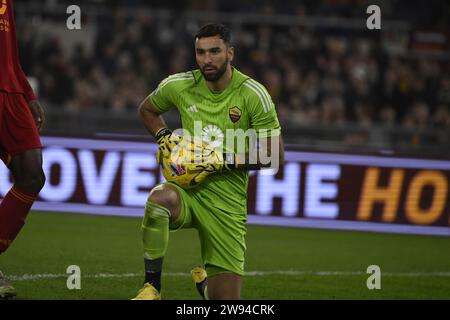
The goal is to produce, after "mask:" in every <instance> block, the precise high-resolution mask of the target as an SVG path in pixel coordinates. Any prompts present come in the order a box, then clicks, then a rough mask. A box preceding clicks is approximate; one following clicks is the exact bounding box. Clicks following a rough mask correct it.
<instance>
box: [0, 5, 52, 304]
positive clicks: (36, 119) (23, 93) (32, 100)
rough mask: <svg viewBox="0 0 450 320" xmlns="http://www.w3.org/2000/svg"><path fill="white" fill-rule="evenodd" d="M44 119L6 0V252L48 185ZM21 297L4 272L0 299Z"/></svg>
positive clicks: (1, 85)
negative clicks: (25, 69)
mask: <svg viewBox="0 0 450 320" xmlns="http://www.w3.org/2000/svg"><path fill="white" fill-rule="evenodd" d="M44 121H45V117H44V111H43V109H42V107H41V105H40V104H39V102H38V101H37V100H36V97H35V95H34V93H33V90H32V88H31V86H30V84H29V83H28V80H27V78H26V77H25V74H24V72H23V71H22V67H21V66H20V61H19V52H18V48H17V40H16V31H15V25H14V11H13V0H0V157H1V159H2V160H3V162H4V163H5V165H6V166H7V167H8V169H9V170H10V172H11V174H12V177H13V180H14V184H13V186H12V188H11V190H9V192H8V193H7V194H6V195H5V197H4V198H3V200H2V202H1V203H0V254H2V253H3V252H5V251H6V250H7V249H8V247H9V246H10V244H11V243H12V241H13V240H14V239H15V238H16V236H17V234H18V233H19V231H20V229H21V228H22V226H23V225H24V223H25V219H26V216H27V214H28V212H29V211H30V208H31V206H32V205H33V202H34V201H35V199H36V197H37V195H38V194H39V192H40V190H41V189H42V187H43V186H44V182H45V175H44V172H43V170H42V151H41V148H42V145H41V141H40V138H39V131H40V130H41V129H42V126H43V124H44ZM15 295H16V291H15V289H14V288H13V287H12V286H11V285H10V284H9V283H8V281H7V280H6V279H5V277H4V276H3V274H2V273H1V272H0V299H2V298H3V299H4V298H11V297H14V296H15Z"/></svg>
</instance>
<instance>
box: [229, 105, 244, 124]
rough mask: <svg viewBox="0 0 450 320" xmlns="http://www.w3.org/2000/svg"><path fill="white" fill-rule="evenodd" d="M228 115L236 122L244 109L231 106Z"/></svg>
mask: <svg viewBox="0 0 450 320" xmlns="http://www.w3.org/2000/svg"><path fill="white" fill-rule="evenodd" d="M228 115H229V116H230V119H231V121H232V122H233V123H236V122H238V121H239V119H240V118H241V116H242V111H241V109H239V108H238V107H233V108H230V110H229V112H228Z"/></svg>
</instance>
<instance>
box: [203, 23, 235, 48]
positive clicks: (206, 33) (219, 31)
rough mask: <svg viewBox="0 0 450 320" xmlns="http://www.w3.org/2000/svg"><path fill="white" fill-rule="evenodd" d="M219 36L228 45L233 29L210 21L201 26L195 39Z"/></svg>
mask: <svg viewBox="0 0 450 320" xmlns="http://www.w3.org/2000/svg"><path fill="white" fill-rule="evenodd" d="M214 36H219V37H220V38H221V39H222V40H223V42H225V44H226V45H230V44H231V30H230V28H228V27H226V26H224V25H223V24H220V23H208V24H206V25H204V26H203V27H201V28H200V29H199V30H198V31H197V33H196V34H195V36H194V41H196V40H197V39H200V38H206V37H214Z"/></svg>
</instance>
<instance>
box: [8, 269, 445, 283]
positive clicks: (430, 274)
mask: <svg viewBox="0 0 450 320" xmlns="http://www.w3.org/2000/svg"><path fill="white" fill-rule="evenodd" d="M163 275H164V276H168V277H187V276H190V273H187V272H167V273H163ZM271 275H281V276H303V275H312V276H361V275H367V273H366V272H362V271H295V270H274V271H248V272H246V273H245V276H246V277H257V276H271ZM68 276H69V275H68V274H65V273H38V274H28V273H26V274H23V275H10V276H8V279H10V280H12V281H28V280H41V279H58V278H67V277H68ZM142 276H143V273H142V272H139V273H131V272H129V273H96V274H87V275H84V274H81V277H82V278H106V279H109V278H134V277H142ZM382 276H388V277H450V272H382Z"/></svg>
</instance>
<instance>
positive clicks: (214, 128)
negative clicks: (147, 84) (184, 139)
mask: <svg viewBox="0 0 450 320" xmlns="http://www.w3.org/2000/svg"><path fill="white" fill-rule="evenodd" d="M232 70H233V72H232V78H231V81H230V83H229V84H228V86H227V88H226V89H224V90H223V91H221V92H213V91H211V90H210V89H209V88H208V86H207V84H206V80H205V79H204V77H203V75H202V73H201V72H200V70H198V69H197V70H193V71H189V72H185V73H177V74H174V75H171V76H169V77H167V78H166V79H164V80H163V81H161V83H160V84H159V86H158V87H157V88H156V90H154V91H153V92H152V93H151V94H150V99H151V102H152V104H153V105H154V106H155V107H156V108H157V109H158V110H159V111H161V112H166V111H168V110H170V109H171V108H173V107H176V108H177V109H178V111H179V113H180V115H181V121H182V126H183V130H187V131H188V132H189V133H190V134H192V135H195V136H201V137H202V139H205V140H206V141H208V142H210V143H211V144H212V145H213V146H214V147H217V148H219V147H224V146H229V145H230V142H231V145H232V146H233V148H234V150H233V151H234V152H237V151H242V149H240V150H238V149H237V148H238V144H237V143H235V144H233V143H232V141H227V140H232V139H233V140H236V139H237V138H236V137H235V135H236V133H240V134H242V133H246V132H247V133H248V132H250V131H254V132H256V135H257V136H259V137H263V136H265V137H267V136H278V135H279V134H280V124H279V122H278V118H277V114H276V111H275V106H274V104H273V102H272V99H271V97H270V95H269V94H268V92H267V90H266V89H265V88H264V86H262V85H261V84H260V83H258V82H257V81H255V80H253V79H251V78H250V77H248V76H246V75H245V74H243V73H241V72H239V71H238V70H237V69H236V68H233V69H232ZM249 129H250V130H249ZM233 133H234V135H233ZM247 140H248V139H247ZM245 148H246V149H248V142H247V145H246V146H245ZM227 149H229V148H227ZM228 151H230V150H228ZM247 185H248V172H247V171H241V170H233V171H227V172H223V173H217V174H213V175H210V176H209V177H208V178H207V179H206V180H205V181H204V182H203V183H202V184H201V185H199V186H198V187H196V188H194V189H192V192H193V193H195V195H196V196H200V197H202V198H203V199H204V200H206V201H207V203H210V204H211V206H214V207H216V208H217V209H220V210H223V211H225V212H228V213H235V214H239V215H240V216H241V214H242V213H246V211H247Z"/></svg>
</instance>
